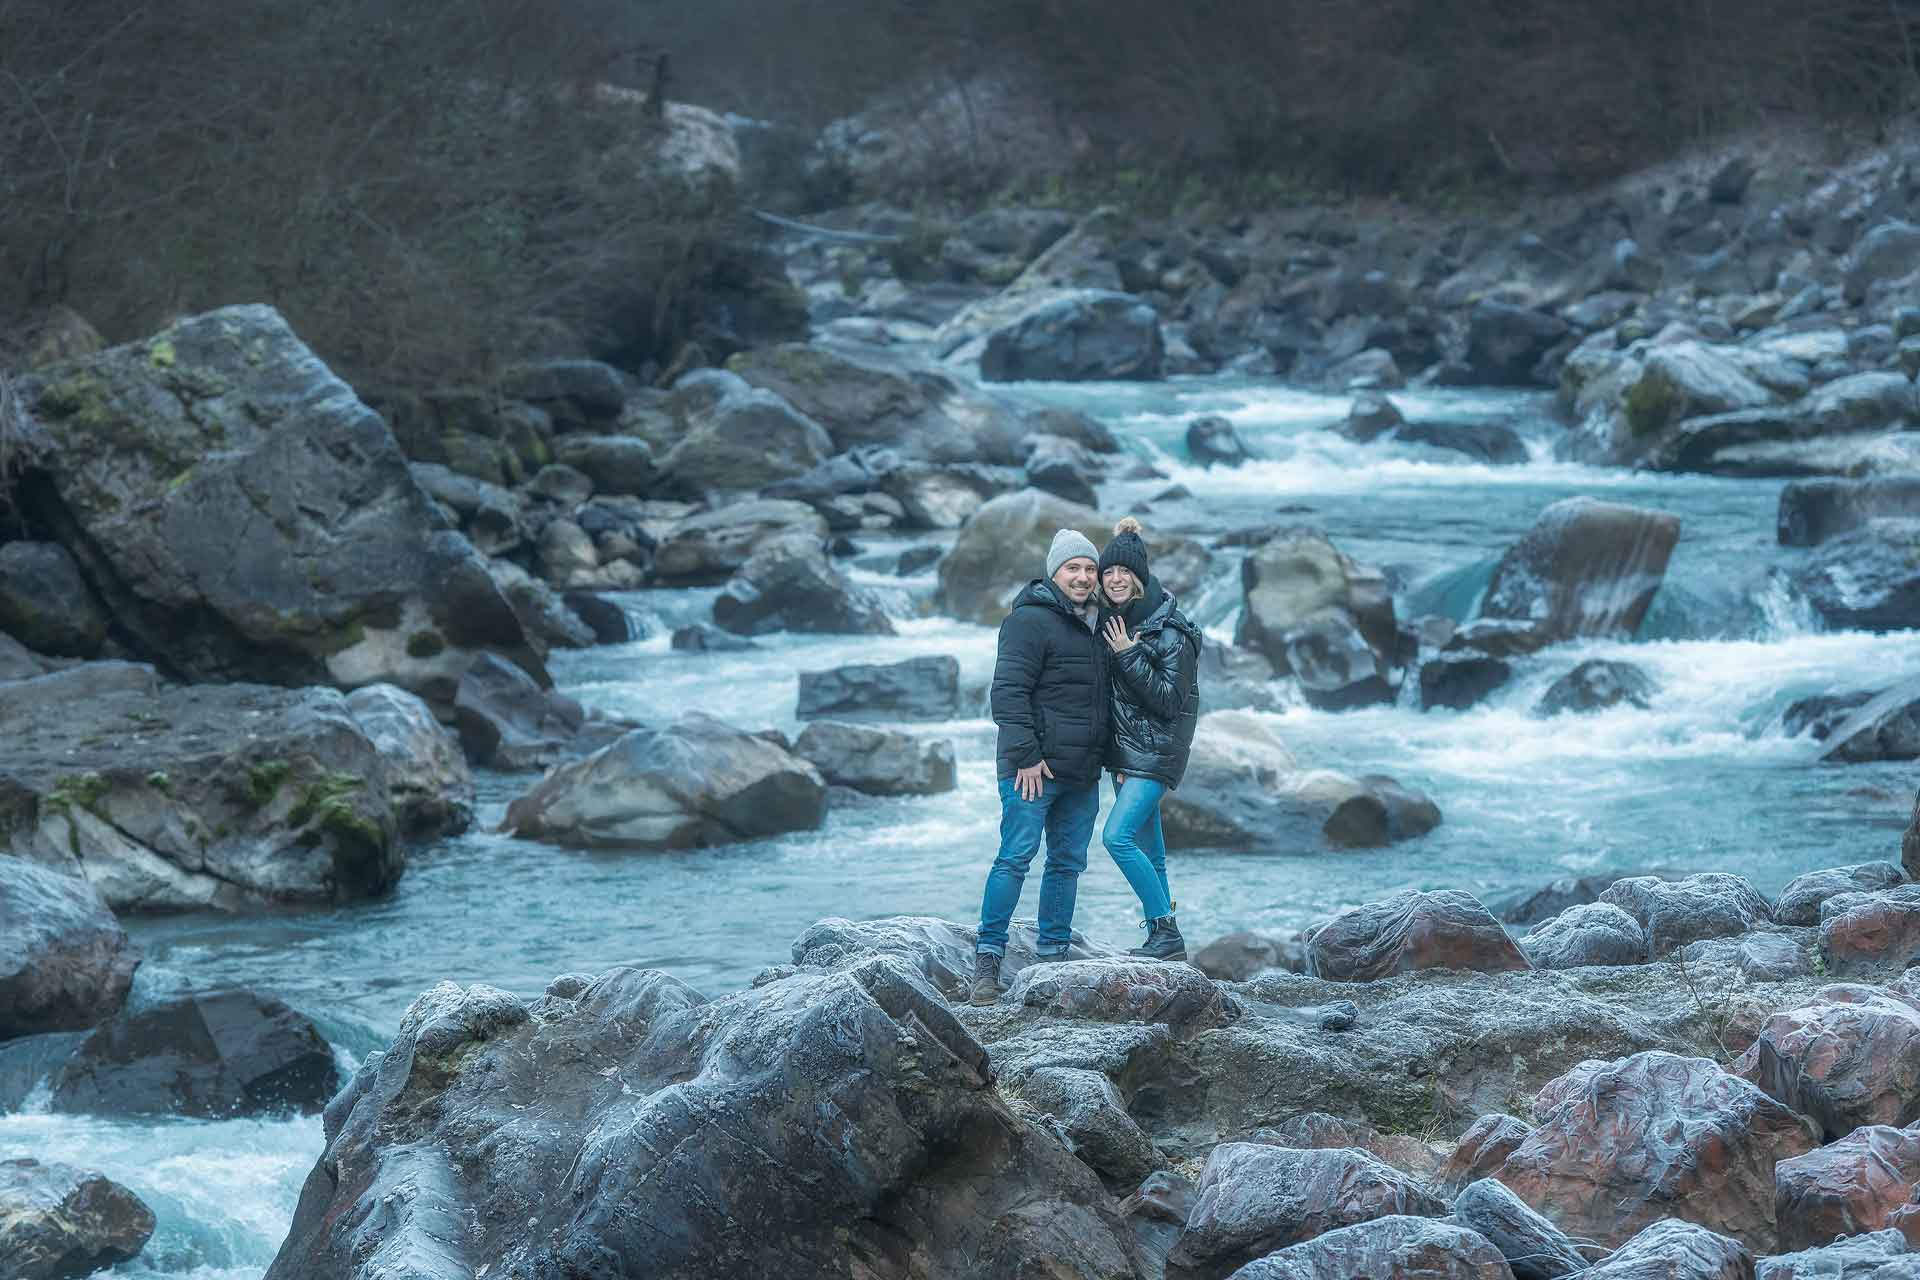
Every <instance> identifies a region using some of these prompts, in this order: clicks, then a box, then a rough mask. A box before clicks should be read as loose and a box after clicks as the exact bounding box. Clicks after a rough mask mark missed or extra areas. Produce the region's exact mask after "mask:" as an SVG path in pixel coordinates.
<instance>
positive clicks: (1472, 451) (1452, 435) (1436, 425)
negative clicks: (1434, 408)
mask: <svg viewBox="0 0 1920 1280" xmlns="http://www.w3.org/2000/svg"><path fill="white" fill-rule="evenodd" d="M1393 438H1394V439H1395V440H1396V441H1399V442H1400V443H1403V444H1423V445H1426V446H1427V447H1428V448H1430V449H1445V450H1447V451H1448V452H1449V453H1462V454H1465V455H1466V456H1467V457H1469V458H1471V459H1473V460H1474V461H1475V462H1478V463H1482V464H1484V465H1486V466H1489V467H1517V466H1520V465H1521V464H1522V463H1525V462H1526V461H1527V460H1528V459H1529V458H1530V457H1532V455H1531V454H1529V453H1528V452H1527V445H1526V442H1525V441H1524V440H1522V439H1521V438H1520V434H1519V433H1518V432H1516V431H1515V430H1514V429H1513V428H1512V427H1509V426H1508V425H1506V424H1505V423H1504V422H1415V423H1411V424H1409V425H1407V426H1404V427H1401V428H1400V429H1399V430H1398V431H1395V432H1394V433H1393Z"/></svg>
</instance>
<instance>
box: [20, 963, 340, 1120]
mask: <svg viewBox="0 0 1920 1280" xmlns="http://www.w3.org/2000/svg"><path fill="white" fill-rule="evenodd" d="M49 1085H50V1087H51V1090H52V1101H51V1103H50V1105H51V1107H52V1109H53V1110H54V1111H57V1112H66V1113H70V1114H76V1115H90V1116H199V1117H205V1118H225V1117H230V1116H257V1115H279V1114H283V1113H286V1112H300V1113H302V1114H306V1115H313V1114H315V1113H317V1112H319V1111H320V1109H321V1108H323V1107H325V1106H326V1105H327V1101H328V1099H330V1098H332V1097H333V1095H334V1093H335V1091H336V1090H338V1089H339V1087H340V1074H339V1070H338V1069H337V1068H336V1067H335V1065H334V1060H333V1049H332V1048H331V1047H330V1046H329V1045H328V1044H327V1042H326V1040H325V1039H324V1038H323V1037H322V1036H321V1034H320V1030H319V1028H318V1027H316V1026H315V1025H314V1024H313V1021H312V1020H311V1019H309V1018H307V1017H306V1016H305V1015H303V1014H300V1013H296V1012H295V1011H294V1010H292V1009H290V1008H288V1007H287V1006H286V1004H285V1003H283V1002H282V1001H279V1000H275V999H272V998H270V997H266V996H261V995H256V994H255V993H254V992H251V991H245V990H237V989H236V990H220V991H183V992H174V993H170V994H166V995H163V996H161V997H160V998H158V999H155V1000H152V1001H148V1002H142V1001H139V1000H135V1001H134V1002H133V1003H131V1004H129V1005H128V1007H127V1008H126V1009H125V1010H123V1011H122V1012H121V1013H119V1014H117V1015H115V1016H114V1017H112V1018H110V1019H108V1020H107V1021H106V1022H103V1023H101V1024H100V1025H99V1026H97V1027H95V1028H94V1029H93V1030H92V1031H90V1032H88V1033H87V1035H86V1036H84V1037H83V1038H82V1039H81V1040H80V1041H79V1043H78V1044H76V1045H75V1046H74V1047H73V1049H72V1051H71V1053H69V1054H68V1055H67V1057H66V1059H65V1061H64V1062H62V1063H61V1064H60V1066H59V1068H58V1069H57V1070H56V1071H55V1072H54V1073H53V1074H52V1076H51V1077H50V1079H49Z"/></svg>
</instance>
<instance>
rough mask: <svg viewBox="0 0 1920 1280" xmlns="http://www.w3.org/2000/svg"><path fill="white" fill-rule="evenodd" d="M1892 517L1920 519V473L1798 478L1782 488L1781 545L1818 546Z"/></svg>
mask: <svg viewBox="0 0 1920 1280" xmlns="http://www.w3.org/2000/svg"><path fill="white" fill-rule="evenodd" d="M1887 517H1893V518H1896V519H1920V476H1911V475H1895V476H1869V477H1867V478H1866V479H1864V480H1845V479H1840V478H1838V477H1819V478H1816V479H1811V480H1795V481H1793V482H1792V483H1791V484H1789V485H1787V486H1786V488H1784V489H1782V490H1781V491H1780V516H1779V535H1780V545H1781V546H1783V547H1817V546H1819V545H1820V544H1821V543H1823V542H1826V541H1827V540H1828V539H1830V538H1837V537H1839V536H1840V535H1841V534H1845V533H1852V532H1853V531H1854V530H1855V529H1858V528H1861V527H1862V526H1864V525H1865V524H1866V523H1867V522H1868V521H1869V520H1878V519H1883V518H1887Z"/></svg>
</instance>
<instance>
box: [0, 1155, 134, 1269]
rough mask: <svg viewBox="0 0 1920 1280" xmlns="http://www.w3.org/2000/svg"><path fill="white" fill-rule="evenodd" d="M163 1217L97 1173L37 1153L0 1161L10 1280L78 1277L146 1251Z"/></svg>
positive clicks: (1, 1248) (0, 1251) (1, 1220)
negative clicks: (42, 1156)
mask: <svg viewBox="0 0 1920 1280" xmlns="http://www.w3.org/2000/svg"><path fill="white" fill-rule="evenodd" d="M156 1225H157V1222H156V1220H155V1218H154V1216H153V1210H151V1209H149V1208H147V1206H146V1205H145V1204H144V1203H143V1202H142V1201H141V1199H140V1197H138V1196H136V1195H134V1194H133V1192H131V1191H129V1190H127V1189H126V1188H125V1187H123V1186H121V1185H120V1184H119V1183H117V1182H114V1181H112V1180H111V1179H109V1178H107V1177H105V1176H104V1175H102V1174H98V1173H88V1172H86V1171H84V1170H81V1169H76V1168H74V1167H73V1166H72V1165H66V1164H60V1163H58V1162H57V1161H41V1160H37V1159H35V1158H34V1157H32V1156H21V1157H17V1158H15V1159H12V1160H0V1258H3V1259H5V1260H6V1268H7V1270H6V1275H7V1278H8V1280H73V1278H75V1277H79V1276H88V1275H92V1274H93V1273H94V1272H96V1271H104V1270H105V1269H107V1268H108V1267H111V1266H114V1265H115V1264H116V1263H121V1262H129V1261H131V1260H132V1259H134V1258H137V1257H138V1256H140V1251H141V1250H142V1249H145V1248H146V1247H147V1241H148V1240H150V1239H152V1238H153V1229H154V1227H155V1226H156Z"/></svg>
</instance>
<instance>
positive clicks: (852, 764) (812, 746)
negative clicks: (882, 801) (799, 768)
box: [793, 720, 954, 796]
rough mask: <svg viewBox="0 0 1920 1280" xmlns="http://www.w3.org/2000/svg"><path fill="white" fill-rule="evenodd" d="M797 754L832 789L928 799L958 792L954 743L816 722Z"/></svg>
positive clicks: (796, 745)
mask: <svg viewBox="0 0 1920 1280" xmlns="http://www.w3.org/2000/svg"><path fill="white" fill-rule="evenodd" d="M793 752H794V754H795V755H797V756H799V757H800V758H801V759H802V760H806V761H808V762H810V763H811V764H812V765H813V767H814V768H816V769H818V770H819V771H820V776H821V777H822V778H824V779H826V781H827V783H828V785H829V786H836V787H852V788H853V789H854V790H855V791H864V792H866V793H867V794H869V795H876V796H928V795H937V794H938V793H940V792H943V791H951V790H953V787H954V763H953V744H952V743H951V742H944V741H935V740H932V739H926V738H917V737H915V736H914V735H912V734H910V733H900V732H898V731H895V730H888V729H876V728H873V727H871V726H868V725H858V724H839V723H835V722H832V721H824V720H816V721H814V722H813V723H811V724H809V725H808V726H807V727H806V728H805V729H803V730H801V732H800V737H799V740H798V741H796V742H795V743H794V744H793Z"/></svg>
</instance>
